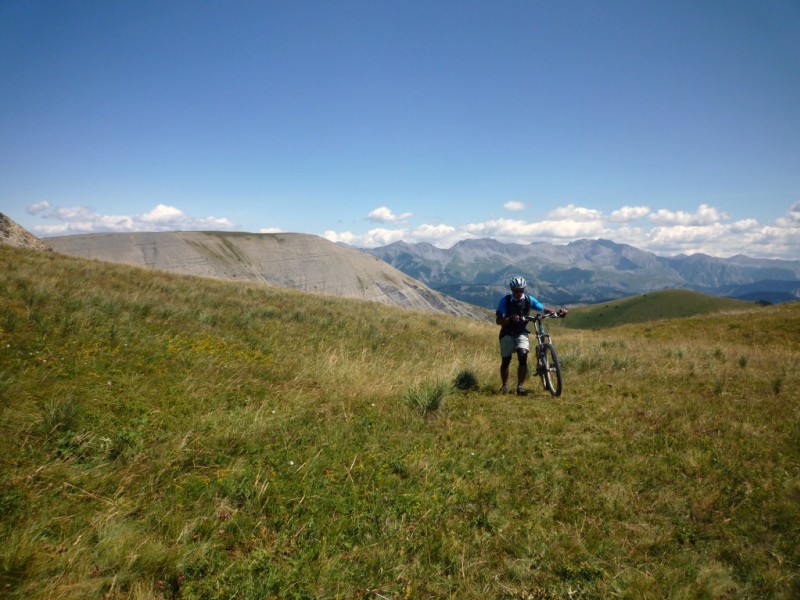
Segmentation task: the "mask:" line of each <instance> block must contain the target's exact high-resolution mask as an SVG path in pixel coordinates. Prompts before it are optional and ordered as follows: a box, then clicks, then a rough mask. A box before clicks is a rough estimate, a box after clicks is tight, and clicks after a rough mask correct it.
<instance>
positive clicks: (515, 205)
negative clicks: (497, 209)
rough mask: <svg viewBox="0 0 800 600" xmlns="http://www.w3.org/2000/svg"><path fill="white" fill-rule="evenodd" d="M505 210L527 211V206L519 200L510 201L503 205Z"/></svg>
mask: <svg viewBox="0 0 800 600" xmlns="http://www.w3.org/2000/svg"><path fill="white" fill-rule="evenodd" d="M503 208H505V209H506V210H525V204H524V203H523V202H518V201H517V200H509V201H508V202H506V203H505V204H503Z"/></svg>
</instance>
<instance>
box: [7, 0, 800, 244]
mask: <svg viewBox="0 0 800 600" xmlns="http://www.w3.org/2000/svg"><path fill="white" fill-rule="evenodd" d="M0 81H2V82H3V83H2V86H0V211H2V212H4V213H6V214H8V215H9V216H10V217H11V218H12V219H14V220H15V221H17V222H18V223H19V224H21V225H22V226H24V227H26V228H27V229H29V230H30V231H32V232H34V233H36V234H38V235H41V236H48V235H65V234H74V233H88V232H100V231H144V230H147V231H154V230H171V229H182V230H201V229H206V230H207V229H213V230H232V231H252V232H259V231H264V232H272V231H286V232H305V233H312V234H316V235H321V236H325V237H327V238H328V239H331V240H334V241H344V242H347V243H350V244H353V245H357V246H375V245H383V244H388V243H391V242H393V241H397V240H400V239H404V240H406V241H409V242H414V241H426V242H430V243H433V244H435V245H437V246H440V247H449V246H450V245H452V244H453V243H455V242H456V241H458V240H459V239H464V238H468V237H493V238H496V239H499V240H502V241H507V242H522V243H527V242H534V241H547V242H551V243H567V242H569V241H572V240H574V239H579V238H600V237H603V238H609V239H613V240H615V241H618V242H621V243H630V244H632V245H635V246H637V247H640V248H643V249H647V250H650V251H652V252H655V253H657V254H663V255H672V254H678V253H693V252H706V253H708V254H714V255H718V256H730V255H733V254H738V253H744V254H748V255H751V256H763V257H772V258H792V259H800V3H798V2H797V1H796V0H768V1H765V2H753V1H750V0H748V1H739V0H725V1H714V0H710V1H704V2H696V1H683V0H672V1H670V2H663V1H649V0H630V1H628V0H613V1H605V2H602V1H594V0H592V1H588V0H587V1H580V2H578V1H569V0H567V1H555V0H553V1H548V2H543V1H537V0H529V1H524V2H517V1H492V2H489V1H486V2H474V1H468V0H465V1H458V2H455V1H441V2H428V1H424V2H423V1H416V0H411V1H399V0H396V1H380V0H371V1H363V2H362V1H350V0H342V1H337V2H328V1H325V2H323V1H321V0H320V1H303V0H299V1H291V2H290V1H281V2H278V1H266V0H265V1H260V2H259V1H247V2H243V1H228V2H199V1H198V2H185V1H180V0H175V1H170V2H161V1H150V0H137V1H136V2H108V1H99V0H98V1H91V0H86V1H82V2H62V1H37V0H6V1H4V2H2V3H0Z"/></svg>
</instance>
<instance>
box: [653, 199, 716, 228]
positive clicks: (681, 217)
mask: <svg viewBox="0 0 800 600" xmlns="http://www.w3.org/2000/svg"><path fill="white" fill-rule="evenodd" d="M729 218H730V215H727V214H725V213H722V212H719V211H718V210H717V209H716V208H714V207H713V206H709V205H708V204H701V205H700V206H698V207H697V212H694V213H687V212H684V211H682V210H679V211H677V212H672V211H671V210H667V209H665V208H662V209H659V210H658V211H656V212H655V213H653V214H651V215H650V220H651V221H653V223H656V224H658V225H684V226H688V227H698V226H703V225H713V224H715V223H719V222H720V221H722V220H724V219H729Z"/></svg>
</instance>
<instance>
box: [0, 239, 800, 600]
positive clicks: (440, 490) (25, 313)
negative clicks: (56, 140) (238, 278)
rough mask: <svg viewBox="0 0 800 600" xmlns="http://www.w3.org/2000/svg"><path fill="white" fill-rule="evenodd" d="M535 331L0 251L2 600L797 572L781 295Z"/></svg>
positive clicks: (771, 579) (799, 348) (691, 591)
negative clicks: (553, 359) (546, 341)
mask: <svg viewBox="0 0 800 600" xmlns="http://www.w3.org/2000/svg"><path fill="white" fill-rule="evenodd" d="M552 333H553V341H554V343H555V345H556V346H557V348H558V350H559V353H560V355H561V358H562V363H563V367H564V378H565V383H564V385H565V391H564V394H563V396H562V397H560V398H558V399H553V398H551V397H550V396H549V395H548V394H547V393H546V392H545V391H544V390H542V389H541V387H540V386H537V385H536V382H533V381H531V382H529V387H530V388H531V389H532V390H533V392H534V393H533V394H532V395H531V396H529V397H517V396H501V395H499V394H497V389H498V388H499V374H498V371H499V357H498V353H497V327H496V326H495V325H494V324H492V323H490V322H488V321H487V322H486V323H483V322H478V321H475V320H469V319H463V318H462V319H458V318H455V317H450V316H444V315H438V314H430V313H418V312H411V311H403V310H400V309H397V308H391V307H386V306H382V305H377V304H371V303H366V302H358V301H348V300H344V299H336V298H330V297H323V296H318V295H310V294H303V293H299V292H292V291H287V290H278V289H274V288H267V287H259V286H256V285H250V284H242V283H228V282H221V281H214V280H208V279H197V278H190V277H181V276H175V275H169V274H164V273H159V272H155V271H149V270H143V269H137V268H132V267H125V266H122V265H112V264H106V263H100V262H91V261H84V260H79V259H72V258H67V257H63V256H59V255H56V254H40V253H36V252H33V251H27V250H18V249H13V248H9V247H3V246H0V456H2V468H1V469H0V518H1V519H2V520H1V521H0V597H6V598H14V599H17V598H18V599H26V600H27V599H43V598H47V599H51V598H52V599H56V598H57V599H72V598H74V599H79V598H80V599H84V598H98V599H105V600H113V599H118V598H136V599H162V598H181V599H201V598H239V599H241V598H246V599H255V598H259V599H260V598H298V599H300V598H365V599H366V598H369V599H383V598H458V599H478V598H482V599H483V598H507V599H520V600H532V599H548V598H636V599H640V598H797V597H799V596H800V391H798V390H799V389H800V385H798V383H799V382H798V379H800V376H798V373H799V372H800V304H798V303H794V304H784V305H779V306H771V307H755V306H753V305H744V306H743V307H741V308H737V309H736V310H731V311H727V312H721V313H715V314H712V315H705V316H700V317H691V318H681V319H670V320H663V321H652V322H646V323H638V324H627V325H619V326H616V327H613V328H608V329H604V330H592V329H586V330H581V329H572V328H567V327H564V326H559V327H553V328H552ZM515 364H516V363H514V365H512V373H513V371H514V368H515ZM465 373H467V374H469V375H470V376H471V377H469V378H467V379H474V381H475V382H476V386H474V387H473V388H472V389H466V390H462V389H459V387H456V386H455V385H454V382H457V381H463V380H464V374H465ZM512 376H513V375H512ZM462 387H463V386H462Z"/></svg>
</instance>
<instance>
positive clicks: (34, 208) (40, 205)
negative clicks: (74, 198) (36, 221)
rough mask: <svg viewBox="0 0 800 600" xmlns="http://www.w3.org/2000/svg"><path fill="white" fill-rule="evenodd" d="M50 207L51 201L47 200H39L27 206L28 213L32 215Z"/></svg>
mask: <svg viewBox="0 0 800 600" xmlns="http://www.w3.org/2000/svg"><path fill="white" fill-rule="evenodd" d="M49 208H50V203H49V202H48V201H47V200H44V201H43V202H37V203H36V204H31V205H30V206H29V207H28V208H27V213H28V214H30V215H38V214H40V213H43V212H46V211H47V210H48V209H49Z"/></svg>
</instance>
